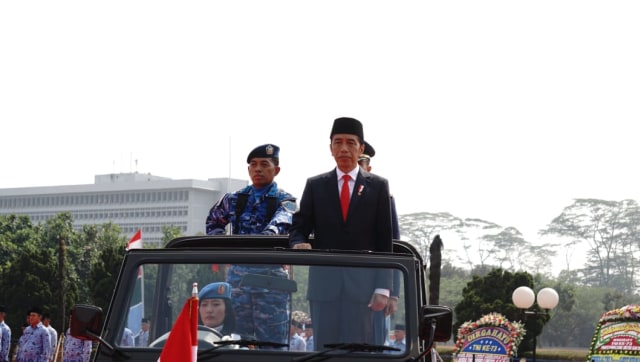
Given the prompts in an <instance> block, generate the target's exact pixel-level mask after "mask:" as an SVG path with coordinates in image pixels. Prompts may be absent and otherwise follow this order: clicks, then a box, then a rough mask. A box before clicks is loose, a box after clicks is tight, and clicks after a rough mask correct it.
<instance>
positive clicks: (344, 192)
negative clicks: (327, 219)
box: [340, 175, 351, 221]
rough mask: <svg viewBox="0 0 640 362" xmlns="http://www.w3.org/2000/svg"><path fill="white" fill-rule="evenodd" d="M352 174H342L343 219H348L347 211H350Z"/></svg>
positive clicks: (341, 202)
mask: <svg viewBox="0 0 640 362" xmlns="http://www.w3.org/2000/svg"><path fill="white" fill-rule="evenodd" d="M350 179H351V176H349V175H344V176H342V190H340V206H342V219H343V220H344V221H347V212H348V211H349V199H350V198H351V197H350V195H349V180H350Z"/></svg>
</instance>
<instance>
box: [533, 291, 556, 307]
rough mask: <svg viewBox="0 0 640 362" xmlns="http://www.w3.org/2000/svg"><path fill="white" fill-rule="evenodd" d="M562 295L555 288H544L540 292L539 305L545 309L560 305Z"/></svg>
mask: <svg viewBox="0 0 640 362" xmlns="http://www.w3.org/2000/svg"><path fill="white" fill-rule="evenodd" d="M559 300H560V297H559V296H558V292H556V291H555V289H553V288H542V289H540V291H539V292H538V305H539V306H540V308H543V309H553V308H555V307H556V306H557V305H558V301H559Z"/></svg>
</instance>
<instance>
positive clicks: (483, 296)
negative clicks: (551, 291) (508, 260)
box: [453, 268, 549, 352]
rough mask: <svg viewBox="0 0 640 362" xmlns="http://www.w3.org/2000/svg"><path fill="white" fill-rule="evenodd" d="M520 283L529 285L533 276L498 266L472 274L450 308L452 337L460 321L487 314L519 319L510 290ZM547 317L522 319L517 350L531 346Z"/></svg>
mask: <svg viewBox="0 0 640 362" xmlns="http://www.w3.org/2000/svg"><path fill="white" fill-rule="evenodd" d="M520 286H528V287H530V288H533V277H532V276H531V275H530V274H529V273H526V272H517V273H511V272H508V271H505V270H503V269H500V268H497V269H493V270H491V271H490V272H489V273H488V274H487V275H486V276H484V277H480V276H477V275H474V276H473V279H472V280H471V281H470V282H469V283H467V286H466V287H465V288H464V289H463V290H462V300H461V301H460V303H458V304H457V305H456V306H455V308H454V311H455V314H456V321H455V322H454V324H453V334H454V338H455V335H456V333H457V331H458V328H460V325H462V323H464V322H466V321H475V320H478V319H480V317H482V316H483V315H485V314H488V313H492V312H497V313H501V314H502V315H504V316H505V317H506V318H507V319H508V320H510V321H518V320H523V313H522V311H521V310H520V309H518V308H517V307H516V306H515V305H514V304H513V302H512V294H513V291H514V290H515V289H516V288H517V287H520ZM536 308H537V306H536ZM532 310H535V308H532ZM538 311H539V310H538ZM548 319H549V317H548V316H542V317H540V318H537V319H536V320H527V321H526V324H525V325H526V328H527V334H526V335H525V337H524V340H523V341H522V344H521V345H520V347H519V348H518V350H519V351H520V352H525V351H530V350H532V349H533V339H532V338H533V337H534V336H537V335H539V334H540V332H541V331H542V326H543V325H544V323H546V322H547V321H548Z"/></svg>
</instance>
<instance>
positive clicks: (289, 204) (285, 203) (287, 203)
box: [282, 200, 296, 212]
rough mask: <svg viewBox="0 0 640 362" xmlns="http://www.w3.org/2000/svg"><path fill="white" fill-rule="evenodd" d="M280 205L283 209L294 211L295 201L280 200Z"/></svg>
mask: <svg viewBox="0 0 640 362" xmlns="http://www.w3.org/2000/svg"><path fill="white" fill-rule="evenodd" d="M282 207H284V208H285V210H287V211H289V212H295V211H296V203H295V202H293V201H289V200H285V201H282Z"/></svg>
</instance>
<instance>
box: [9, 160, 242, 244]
mask: <svg viewBox="0 0 640 362" xmlns="http://www.w3.org/2000/svg"><path fill="white" fill-rule="evenodd" d="M247 184H248V181H247V180H238V179H228V178H215V179H209V180H206V181H202V180H172V179H170V178H166V177H159V176H153V175H150V174H140V173H137V172H136V173H118V174H108V175H96V176H95V183H94V184H92V185H68V186H44V187H24V188H8V189H0V215H7V214H16V215H28V216H29V217H31V220H32V222H33V223H34V224H38V223H45V222H46V221H47V220H48V219H50V218H52V217H54V216H55V215H57V214H59V213H61V212H64V211H69V212H71V215H72V216H73V228H74V229H75V230H82V226H83V225H102V224H105V223H108V222H113V223H114V224H117V225H118V226H120V228H121V229H122V232H123V233H124V234H125V235H128V236H129V237H131V236H133V234H134V233H135V232H136V231H137V230H138V229H141V230H142V240H143V243H144V245H145V246H151V247H159V246H162V245H161V239H162V227H163V226H178V227H180V230H181V232H182V234H184V235H198V234H204V231H205V225H204V222H205V219H206V217H207V213H208V211H209V209H210V208H211V206H213V203H214V202H216V201H217V200H218V199H220V197H222V195H224V194H225V193H226V192H227V191H228V190H229V191H235V190H238V189H240V188H242V187H244V186H246V185H247Z"/></svg>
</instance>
